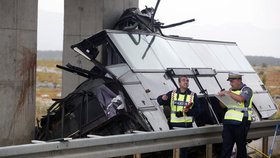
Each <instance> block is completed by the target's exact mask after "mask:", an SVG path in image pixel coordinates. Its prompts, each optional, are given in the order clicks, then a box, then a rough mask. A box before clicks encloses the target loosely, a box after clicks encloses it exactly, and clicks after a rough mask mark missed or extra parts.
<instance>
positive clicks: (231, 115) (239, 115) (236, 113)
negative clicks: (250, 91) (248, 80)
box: [224, 87, 253, 122]
mask: <svg viewBox="0 0 280 158" xmlns="http://www.w3.org/2000/svg"><path fill="white" fill-rule="evenodd" d="M243 88H244V87H243ZM243 88H242V89H243ZM241 91H242V90H234V91H231V92H232V93H234V94H237V95H240V94H241ZM226 106H227V107H228V111H227V112H226V114H225V117H224V119H225V120H230V121H238V122H242V119H243V117H244V112H246V111H248V120H249V121H251V120H252V113H253V112H252V106H253V96H252V97H251V98H250V100H249V107H245V104H244V102H241V103H236V105H226Z"/></svg>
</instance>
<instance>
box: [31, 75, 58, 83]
mask: <svg viewBox="0 0 280 158" xmlns="http://www.w3.org/2000/svg"><path fill="white" fill-rule="evenodd" d="M61 77H62V75H61V74H57V73H50V72H37V77H36V79H37V81H40V82H50V83H55V84H61Z"/></svg>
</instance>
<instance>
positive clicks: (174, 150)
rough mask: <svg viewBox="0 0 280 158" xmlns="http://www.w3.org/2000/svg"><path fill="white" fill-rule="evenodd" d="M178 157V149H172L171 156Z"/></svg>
mask: <svg viewBox="0 0 280 158" xmlns="http://www.w3.org/2000/svg"><path fill="white" fill-rule="evenodd" d="M179 157H180V149H173V158H179Z"/></svg>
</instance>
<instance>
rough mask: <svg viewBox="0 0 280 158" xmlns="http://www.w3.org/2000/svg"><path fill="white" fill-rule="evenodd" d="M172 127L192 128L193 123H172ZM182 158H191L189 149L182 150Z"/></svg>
mask: <svg viewBox="0 0 280 158" xmlns="http://www.w3.org/2000/svg"><path fill="white" fill-rule="evenodd" d="M171 126H172V127H182V128H191V127H193V126H192V123H171ZM180 158H189V157H188V154H187V148H180Z"/></svg>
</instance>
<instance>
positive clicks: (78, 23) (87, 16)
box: [62, 0, 138, 96]
mask: <svg viewBox="0 0 280 158" xmlns="http://www.w3.org/2000/svg"><path fill="white" fill-rule="evenodd" d="M131 7H138V0H66V1H65V2H64V42H63V65H66V64H67V63H71V64H72V65H75V66H79V67H81V68H86V69H91V68H92V67H93V65H92V63H90V62H88V61H87V60H85V59H84V58H83V57H81V56H77V53H75V52H74V51H73V50H72V49H71V48H70V46H71V45H72V44H76V43H78V42H80V41H81V40H82V39H85V38H87V37H90V36H91V35H93V34H95V33H97V32H99V31H101V30H103V29H109V28H112V26H113V25H114V24H115V22H116V21H117V20H118V19H119V17H120V15H121V14H122V13H123V11H124V10H125V9H127V8H131ZM84 80H85V79H84V78H83V77H79V76H77V75H74V74H71V73H68V72H65V71H64V72H63V77H62V96H66V95H67V94H68V93H70V92H72V91H73V90H74V89H75V88H76V87H77V86H78V85H79V84H80V83H81V82H82V81H84Z"/></svg>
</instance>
